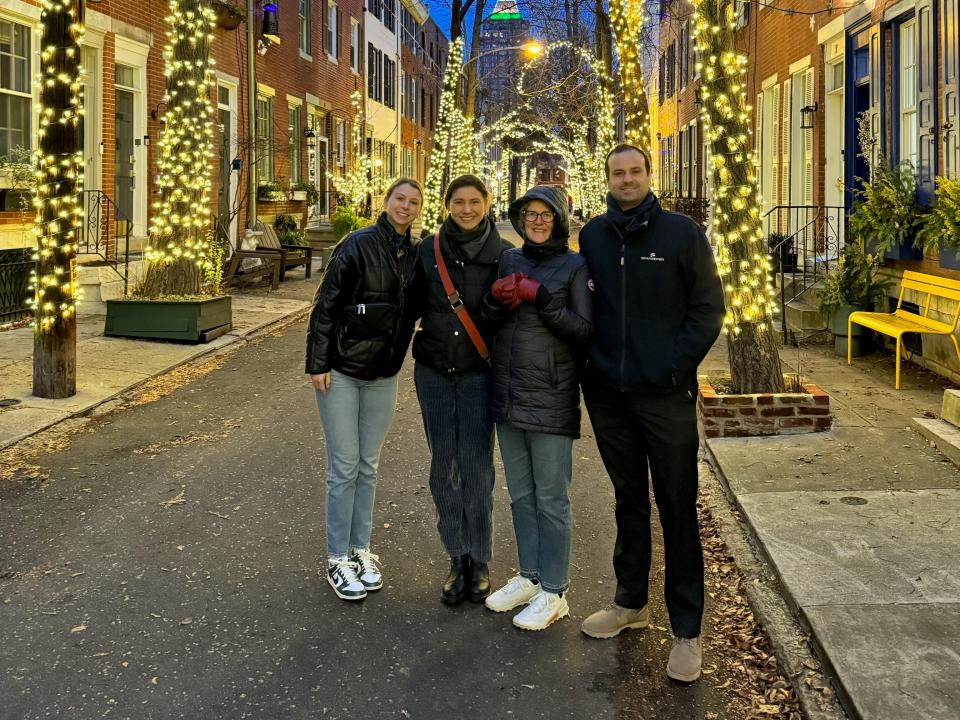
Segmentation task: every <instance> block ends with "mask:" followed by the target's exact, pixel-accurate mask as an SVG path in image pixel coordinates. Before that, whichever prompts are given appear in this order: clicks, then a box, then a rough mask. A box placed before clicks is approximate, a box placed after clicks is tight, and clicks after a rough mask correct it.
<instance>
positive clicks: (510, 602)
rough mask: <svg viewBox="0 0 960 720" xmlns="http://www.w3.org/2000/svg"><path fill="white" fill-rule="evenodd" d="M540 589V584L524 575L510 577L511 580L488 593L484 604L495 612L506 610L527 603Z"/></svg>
mask: <svg viewBox="0 0 960 720" xmlns="http://www.w3.org/2000/svg"><path fill="white" fill-rule="evenodd" d="M539 591H540V586H539V585H537V584H536V583H535V582H533V581H532V580H527V578H525V577H523V576H522V575H517V576H516V577H513V578H510V582H508V583H507V584H506V585H504V586H503V587H502V588H500V589H499V590H497V591H496V592H495V593H493V594H492V595H488V596H487V599H486V600H485V601H484V604H485V605H486V606H487V608H488V609H490V610H493V611H494V612H506V611H507V610H513V609H514V608H515V607H520V606H521V605H526V604H527V603H528V602H530V600H531V599H532V598H533V596H534V595H536V594H537V593H538V592H539Z"/></svg>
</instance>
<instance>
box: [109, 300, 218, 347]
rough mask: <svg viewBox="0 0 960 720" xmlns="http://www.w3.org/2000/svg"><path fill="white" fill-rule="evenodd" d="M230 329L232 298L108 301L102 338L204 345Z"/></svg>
mask: <svg viewBox="0 0 960 720" xmlns="http://www.w3.org/2000/svg"><path fill="white" fill-rule="evenodd" d="M232 329H233V313H232V305H231V297H230V296H229V295H223V296H221V297H215V298H209V299H206V300H135V299H134V300H107V322H106V325H105V327H104V330H103V334H104V335H108V336H110V337H138V338H153V339H156V340H180V341H183V342H192V343H204V342H209V341H210V340H213V339H214V338H216V337H220V336H221V335H223V334H225V333H228V332H230V330H232Z"/></svg>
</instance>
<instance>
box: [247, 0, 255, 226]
mask: <svg viewBox="0 0 960 720" xmlns="http://www.w3.org/2000/svg"><path fill="white" fill-rule="evenodd" d="M254 19H255V16H254V9H253V0H247V227H248V228H251V229H252V228H253V226H254V225H256V223H257V173H256V169H257V166H256V153H257V148H256V145H257V143H256V139H257V81H256V78H255V77H254V71H255V67H254V63H255V59H256V51H257V48H256V34H255V33H254Z"/></svg>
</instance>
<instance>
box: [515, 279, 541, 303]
mask: <svg viewBox="0 0 960 720" xmlns="http://www.w3.org/2000/svg"><path fill="white" fill-rule="evenodd" d="M539 289H540V283H539V282H537V281H536V280H534V279H533V278H528V277H525V278H523V279H522V280H521V281H520V282H519V283H518V284H517V297H519V298H520V300H521V301H522V302H525V303H534V302H536V300H537V291H538V290H539Z"/></svg>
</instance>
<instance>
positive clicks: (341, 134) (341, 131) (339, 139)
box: [334, 118, 347, 167]
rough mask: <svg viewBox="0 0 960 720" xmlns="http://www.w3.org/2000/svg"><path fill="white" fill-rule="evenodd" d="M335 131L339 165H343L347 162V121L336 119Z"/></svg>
mask: <svg viewBox="0 0 960 720" xmlns="http://www.w3.org/2000/svg"><path fill="white" fill-rule="evenodd" d="M334 132H335V135H336V143H337V146H336V151H337V165H338V166H339V167H343V165H344V163H345V162H346V145H347V127H346V123H345V122H344V121H343V120H341V119H340V118H337V119H336V120H334Z"/></svg>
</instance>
